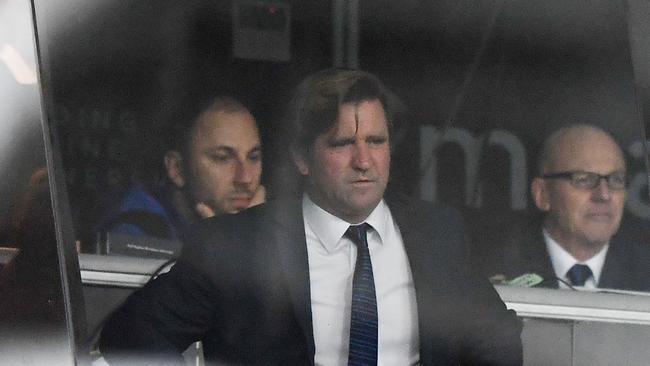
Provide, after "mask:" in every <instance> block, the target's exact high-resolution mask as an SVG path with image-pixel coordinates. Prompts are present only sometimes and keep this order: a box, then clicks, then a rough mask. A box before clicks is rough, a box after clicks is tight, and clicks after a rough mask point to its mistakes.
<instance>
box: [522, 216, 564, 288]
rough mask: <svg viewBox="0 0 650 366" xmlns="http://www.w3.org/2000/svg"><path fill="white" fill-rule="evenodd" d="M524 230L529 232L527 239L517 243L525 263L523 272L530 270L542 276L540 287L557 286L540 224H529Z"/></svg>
mask: <svg viewBox="0 0 650 366" xmlns="http://www.w3.org/2000/svg"><path fill="white" fill-rule="evenodd" d="M526 231H527V232H528V233H530V234H531V235H530V237H529V239H528V240H522V241H521V242H520V243H519V246H520V250H521V253H522V256H523V260H524V263H527V265H526V266H527V269H526V271H525V272H532V273H536V274H539V275H540V276H542V278H543V279H544V281H543V282H542V283H541V284H540V287H546V288H558V283H557V280H556V275H555V270H554V269H553V263H552V262H551V257H550V256H549V254H548V251H547V250H546V242H545V241H544V234H543V233H542V229H541V226H538V225H534V226H529V227H528V230H526ZM521 274H523V273H521Z"/></svg>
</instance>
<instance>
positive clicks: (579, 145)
mask: <svg viewBox="0 0 650 366" xmlns="http://www.w3.org/2000/svg"><path fill="white" fill-rule="evenodd" d="M592 151H593V152H598V151H600V152H601V153H603V154H602V155H606V154H609V153H611V158H612V159H613V160H618V161H619V162H620V163H621V164H622V165H623V166H624V165H625V162H624V160H623V152H622V151H621V148H620V147H619V146H618V144H617V143H616V141H614V138H613V137H612V136H611V135H610V134H609V133H607V132H605V131H604V130H602V129H600V128H598V127H595V126H592V125H588V124H574V125H569V126H565V127H562V128H560V129H558V130H557V131H555V132H553V133H552V134H551V135H550V136H549V137H548V138H547V139H546V140H545V141H544V145H543V146H542V151H541V153H540V155H539V159H538V164H537V167H538V174H539V175H543V174H545V173H550V172H553V171H557V167H558V166H562V165H563V164H562V162H566V161H567V160H574V159H577V158H579V156H576V154H578V155H590V154H589V153H590V152H592ZM583 158H586V156H583ZM593 160H601V159H593ZM578 163H580V162H576V164H578ZM582 169H583V170H584V169H585V167H583V168H582Z"/></svg>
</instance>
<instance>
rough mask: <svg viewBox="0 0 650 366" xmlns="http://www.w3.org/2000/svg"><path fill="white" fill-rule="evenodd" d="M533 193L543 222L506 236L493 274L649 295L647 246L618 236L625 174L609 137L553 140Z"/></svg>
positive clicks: (578, 132) (570, 131)
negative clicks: (639, 292)
mask: <svg viewBox="0 0 650 366" xmlns="http://www.w3.org/2000/svg"><path fill="white" fill-rule="evenodd" d="M530 188H531V194H532V197H533V200H534V202H535V205H536V206H537V208H538V209H539V210H540V211H541V212H542V220H541V222H537V223H536V224H535V225H536V227H534V228H526V227H519V228H517V230H516V231H517V233H516V234H511V235H509V237H508V238H507V240H506V241H505V244H504V246H503V247H502V248H499V249H500V250H499V251H498V253H496V255H495V257H496V258H498V260H497V263H498V264H497V265H496V266H495V267H494V268H492V269H491V270H492V271H491V273H492V274H494V273H499V274H504V275H505V277H507V278H510V279H512V278H516V277H517V276H520V275H523V274H525V273H535V274H538V275H539V276H540V277H541V279H540V280H542V281H543V282H541V283H540V285H541V286H548V287H558V286H559V287H560V288H569V287H574V288H578V289H579V288H597V287H598V288H616V289H627V290H642V291H647V290H650V253H649V252H650V250H649V249H648V248H647V245H645V246H644V245H643V244H642V243H626V242H621V241H620V240H617V239H616V237H615V234H616V233H617V231H618V229H619V226H620V223H621V218H622V216H623V208H624V205H625V195H626V191H625V189H626V167H625V160H624V158H623V152H622V151H621V149H620V147H619V146H618V144H617V143H616V141H614V139H613V138H612V136H611V135H610V134H608V133H607V132H605V131H604V130H602V129H600V128H597V127H594V126H591V125H586V124H575V125H569V126H565V127H562V128H560V129H558V130H557V131H555V132H554V133H552V134H551V135H550V136H549V137H548V138H547V139H546V141H545V142H544V145H543V147H542V151H541V154H540V156H539V159H538V171H537V176H536V177H535V178H534V179H533V180H532V182H531V187H530ZM540 226H541V227H540Z"/></svg>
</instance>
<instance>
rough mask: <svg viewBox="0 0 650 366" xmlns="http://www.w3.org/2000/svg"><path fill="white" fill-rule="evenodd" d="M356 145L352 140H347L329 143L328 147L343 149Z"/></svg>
mask: <svg viewBox="0 0 650 366" xmlns="http://www.w3.org/2000/svg"><path fill="white" fill-rule="evenodd" d="M353 143H354V140H352V139H345V140H333V141H329V143H328V145H329V146H330V147H343V146H347V145H352V144H353Z"/></svg>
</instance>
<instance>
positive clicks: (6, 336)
mask: <svg viewBox="0 0 650 366" xmlns="http://www.w3.org/2000/svg"><path fill="white" fill-rule="evenodd" d="M31 14H32V13H31V9H30V4H29V2H25V1H14V0H11V1H4V2H3V3H2V4H0V98H1V99H2V100H3V103H1V104H0V175H1V176H2V183H1V184H0V247H2V249H0V252H1V253H2V255H0V354H2V363H6V364H16V365H18V364H23V363H33V364H53V365H55V364H70V363H72V362H73V359H74V358H73V354H72V352H71V346H70V341H69V338H68V331H67V326H66V315H65V309H66V306H65V301H64V296H63V290H62V279H61V275H60V269H59V260H58V258H59V257H58V250H57V240H56V231H55V225H54V216H53V211H52V197H51V196H50V190H49V183H50V182H49V179H48V175H47V168H46V166H45V154H46V152H45V146H44V140H43V136H44V134H43V129H42V125H41V103H40V94H39V86H38V84H37V79H36V70H37V68H36V62H35V54H34V51H35V46H34V42H33V39H34V34H33V28H32V20H31Z"/></svg>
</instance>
